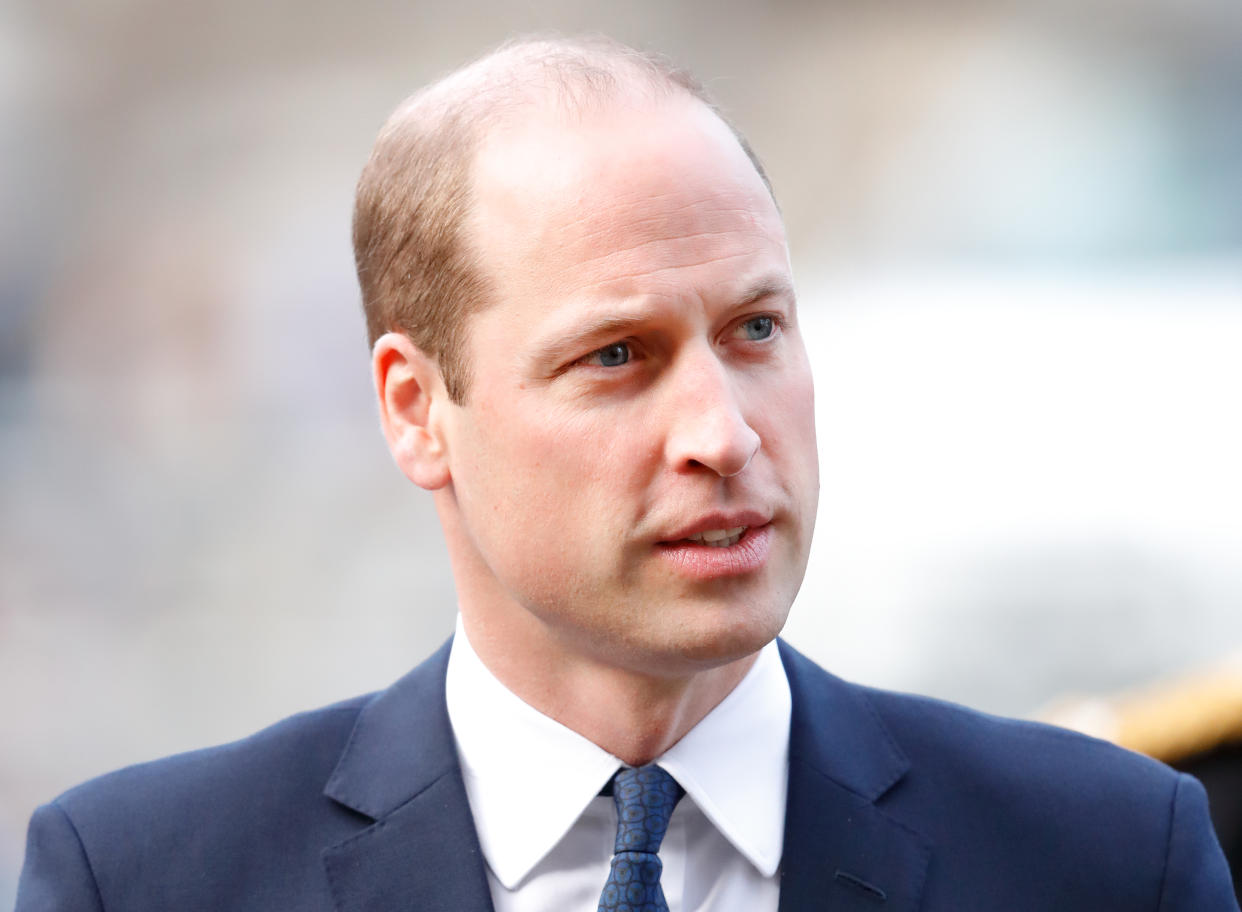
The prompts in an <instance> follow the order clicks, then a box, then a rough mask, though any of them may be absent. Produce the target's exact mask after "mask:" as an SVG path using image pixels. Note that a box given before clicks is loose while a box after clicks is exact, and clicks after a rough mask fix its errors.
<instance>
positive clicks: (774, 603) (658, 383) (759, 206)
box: [445, 98, 818, 674]
mask: <svg viewBox="0 0 1242 912" xmlns="http://www.w3.org/2000/svg"><path fill="white" fill-rule="evenodd" d="M475 190H476V210H475V213H474V218H473V222H472V229H473V237H472V239H473V243H474V245H475V248H476V250H477V252H478V254H479V256H480V258H481V260H482V262H483V263H484V269H485V272H486V273H487V274H488V276H489V278H490V280H491V283H492V286H493V297H494V301H493V302H492V303H491V304H490V306H489V307H488V308H487V309H485V310H483V311H482V312H481V313H479V314H477V315H475V316H474V317H472V318H471V320H470V323H469V326H468V331H469V340H470V341H469V347H468V352H467V354H468V359H469V367H470V371H471V379H470V386H469V392H468V394H467V397H466V402H465V403H464V404H463V405H461V406H449V407H448V411H447V415H448V417H447V419H446V428H447V448H448V458H449V465H450V474H451V485H450V486H449V488H448V489H446V492H445V496H447V497H448V498H449V503H450V508H449V509H450V510H451V511H453V514H454V515H453V517H452V518H451V524H452V525H453V526H454V527H455V528H456V529H457V532H458V535H457V538H458V542H459V546H460V549H461V550H462V551H464V552H465V553H458V554H454V564H455V568H454V569H455V572H456V574H457V576H458V586H459V593H460V595H461V598H462V603H463V611H466V612H467V619H468V621H469V620H470V614H469V612H471V611H473V612H475V613H476V614H479V615H482V614H483V613H487V615H488V616H489V617H490V618H492V619H496V618H507V620H506V623H507V622H508V621H512V620H514V619H515V618H516V619H517V620H518V621H519V622H520V625H521V627H522V629H524V630H527V631H536V635H538V636H540V637H544V638H546V643H547V644H553V649H554V651H556V652H559V654H560V655H563V656H564V657H566V658H586V659H588V660H590V661H596V662H602V663H605V664H607V665H610V666H614V667H622V668H628V669H632V670H637V671H641V672H644V673H653V674H669V673H673V674H679V673H685V672H692V671H694V670H695V669H701V668H705V667H711V666H716V665H720V664H723V663H725V662H729V661H733V660H736V659H739V658H742V657H744V656H746V655H749V654H750V653H752V652H754V651H755V650H757V649H758V648H759V647H760V646H762V645H763V644H764V643H766V642H767V641H769V640H770V639H771V638H772V637H774V636H775V635H776V634H777V633H778V632H779V630H780V628H781V627H782V625H783V624H784V622H785V617H786V615H787V613H788V610H789V606H790V603H791V602H792V600H793V597H794V595H795V594H796V592H797V589H798V586H799V585H800V583H801V581H802V576H803V572H804V570H805V567H806V560H807V552H808V549H809V547H810V541H811V531H812V527H813V525H814V518H815V507H816V500H817V496H818V471H817V459H816V450H815V430H814V421H813V409H812V386H811V375H810V370H809V367H808V364H807V359H806V353H805V350H804V348H803V344H802V339H801V337H800V335H799V332H798V325H797V314H796V310H795V303H794V294H793V285H792V277H791V275H790V269H789V261H788V254H787V251H786V245H785V235H784V228H783V226H782V224H781V220H780V216H779V215H778V213H777V211H776V208H775V205H774V204H773V202H772V199H771V197H770V195H769V193H768V191H767V189H766V188H765V186H764V185H763V182H762V180H761V179H760V178H759V176H758V174H757V173H756V172H755V169H754V168H753V166H752V165H751V164H750V162H749V161H748V160H747V158H746V156H745V154H744V153H743V151H742V150H741V148H740V147H739V145H738V143H737V142H736V140H735V139H734V138H733V136H732V135H731V134H730V132H729V130H728V128H727V127H726V126H725V125H724V124H723V123H722V122H721V121H720V120H719V118H717V117H716V116H715V115H714V114H712V113H711V112H710V111H708V110H707V109H706V108H705V107H704V106H703V105H701V104H699V103H697V102H694V101H691V100H690V99H688V98H685V99H683V98H674V99H669V100H666V101H663V102H660V103H659V104H641V105H636V106H629V107H627V106H623V105H621V104H618V105H616V106H613V107H610V108H609V109H608V110H606V111H602V112H598V113H595V114H589V115H586V116H584V117H583V118H581V119H577V120H575V121H572V122H569V121H567V120H565V119H564V118H563V117H561V116H560V115H558V114H556V113H555V112H549V113H547V114H545V115H543V116H542V117H539V118H538V119H536V120H535V121H534V122H531V121H530V120H526V121H524V122H523V123H522V124H520V125H519V126H515V127H509V128H505V129H503V130H498V131H497V132H496V133H495V134H494V135H492V136H491V137H490V139H489V140H488V141H487V142H485V144H484V146H483V148H482V149H481V151H480V154H479V157H478V159H477V162H476V169H475ZM450 538H452V533H450ZM515 613H520V616H519V615H516V614H515Z"/></svg>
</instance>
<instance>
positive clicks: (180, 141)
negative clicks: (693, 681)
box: [0, 0, 1242, 907]
mask: <svg viewBox="0 0 1242 912" xmlns="http://www.w3.org/2000/svg"><path fill="white" fill-rule="evenodd" d="M543 29H558V30H562V31H568V32H578V31H583V30H599V31H604V32H607V33H609V34H611V35H613V36H615V37H617V38H620V39H622V40H625V41H628V42H630V43H634V44H637V45H639V46H642V47H645V48H649V49H653V50H658V51H662V52H665V53H667V54H669V55H670V56H672V57H673V58H675V59H676V60H678V61H679V62H682V63H684V64H686V65H688V66H689V67H690V68H691V69H693V70H694V71H695V72H697V73H698V75H699V76H700V77H701V78H703V79H704V81H705V82H707V83H708V84H709V86H710V87H711V88H712V90H713V91H714V92H715V94H716V95H717V96H718V97H719V99H720V100H721V102H722V103H723V106H724V107H725V109H726V110H727V111H728V112H729V113H730V114H731V115H732V117H733V119H734V120H735V121H736V122H737V123H738V125H739V126H740V127H741V128H742V129H743V130H744V131H745V132H746V133H747V134H748V135H749V137H750V139H751V141H752V143H753V145H754V146H755V148H756V149H757V150H758V152H759V154H760V155H761V157H763V159H764V160H765V162H766V164H767V166H768V170H769V173H770V175H771V177H772V181H773V184H774V186H775V188H776V192H777V196H778V198H779V199H780V201H781V203H782V206H783V209H784V212H785V214H786V217H787V222H788V227H789V232H790V237H791V243H792V247H793V256H794V264H795V271H796V273H797V275H798V279H799V292H800V299H801V307H802V310H803V322H804V326H805V330H804V334H805V335H806V337H807V340H808V345H809V348H810V352H811V357H812V361H813V365H814V369H815V372H816V379H817V388H818V399H817V412H818V419H819V434H820V451H821V461H822V474H823V490H822V496H821V504H820V518H819V525H818V528H817V533H816V542H815V548H814V553H813V555H812V566H811V570H810V572H809V573H808V576H807V579H806V583H805V585H804V587H803V591H802V593H801V595H800V596H799V599H798V602H797V604H796V605H795V608H794V612H793V615H792V618H791V621H790V624H789V627H788V630H787V635H788V637H789V639H790V640H791V641H792V642H793V643H794V645H796V646H798V647H799V648H801V649H802V650H804V651H805V652H807V653H809V654H810V655H811V656H813V657H814V658H816V659H818V660H820V661H821V662H822V663H823V664H825V665H826V666H828V667H829V668H831V669H833V670H835V671H837V672H838V673H840V674H842V675H844V676H847V677H851V678H855V679H860V680H864V681H867V682H870V683H875V684H879V685H883V686H889V687H896V688H902V689H910V690H918V691H924V692H930V693H933V694H936V695H939V696H943V697H946V698H949V699H954V700H959V701H964V702H967V703H971V704H973V705H976V706H980V707H982V708H985V709H989V710H993V711H997V712H1003V713H1009V714H1020V715H1031V714H1035V713H1037V712H1040V710H1041V707H1045V706H1047V705H1048V704H1049V703H1050V702H1051V701H1055V700H1059V699H1063V698H1065V697H1066V696H1067V695H1073V694H1087V695H1091V694H1094V695H1109V694H1116V693H1121V692H1126V691H1129V690H1131V689H1133V688H1138V687H1143V686H1147V685H1149V684H1150V683H1151V682H1158V681H1160V680H1163V679H1167V678H1173V677H1177V676H1180V675H1183V674H1185V673H1187V672H1188V670H1192V669H1195V668H1198V667H1202V666H1203V665H1205V664H1207V665H1213V666H1215V665H1217V664H1219V663H1222V662H1229V661H1230V660H1231V658H1232V657H1234V656H1237V655H1239V652H1238V651H1239V649H1242V608H1240V606H1242V478H1240V476H1242V468H1240V467H1242V427H1240V422H1239V414H1240V413H1242V409H1240V407H1239V398H1240V394H1242V356H1240V354H1239V353H1240V352H1242V6H1240V5H1239V4H1238V3H1237V2H1236V0H1040V2H1036V0H1010V2H1004V0H995V2H988V3H983V2H972V0H942V2H936V3H927V2H925V0H917V2H916V0H893V2H888V3H883V4H876V3H866V2H861V0H859V2H843V0H828V2H826V0H817V2H805V0H804V2H795V0H769V2H766V3H762V4H759V3H753V2H751V3H741V2H730V0H725V2H714V3H705V2H682V3H666V2H655V0H632V2H629V3H625V4H615V3H604V2H600V0H587V2H583V0H575V2H568V0H538V2H535V0H532V2H525V3H512V4H502V3H495V2H471V0H463V2H459V3H454V4H431V3H427V2H405V3H392V2H381V0H355V2H353V3H351V4H348V5H347V4H341V3H334V4H327V3H321V2H307V0H299V2H296V3H295V2H291V0H274V2H267V3H262V4H254V3H242V2H240V0H221V2H200V3H193V4H185V3H167V2H153V0H106V2H100V0H45V2H41V3H33V2H29V0H14V2H10V3H8V4H6V5H5V6H4V7H3V9H0V212H3V213H4V214H5V215H4V218H3V219H0V482H2V486H0V707H2V710H3V711H2V713H0V726H2V727H0V907H8V906H9V905H11V903H12V900H13V896H14V894H15V891H16V877H17V870H18V867H19V865H20V861H21V856H22V852H23V842H24V831H25V825H26V821H27V819H28V817H29V814H30V812H31V810H32V809H33V807H34V806H35V804H36V803H39V802H41V801H45V800H47V799H49V798H51V797H52V796H54V795H55V794H57V793H58V792H60V791H62V790H63V789H65V788H67V787H69V786H70V785H72V784H74V783H76V782H78V781H80V780H82V779H84V778H86V777H89V776H91V775H94V774H96V773H99V772H102V771H104V770H107V769H109V768H113V767H116V766H119V765H122V764H126V763H130V762H134V761H137V760H140V759H145V758H150V757H153V756H156V755H160V754H166V753H169V752H173V751H179V750H183V749H187V748H192V747H197V746H201V745H205V744H209V743H213V742H217V741H221V740H226V739H232V738H235V737H239V736H241V735H244V734H246V733H248V732H250V731H252V730H254V729H256V728H258V727H260V726H262V725H264V724H266V723H267V722H269V721H272V720H275V719H277V718H279V717H281V716H284V715H287V714H289V713H291V712H294V711H297V710H300V709H304V708H309V707H312V706H315V705H319V704H322V703H326V702H331V701H334V700H336V699H338V698H341V697H344V696H347V695H351V694H354V693H359V692H363V691H367V690H371V689H375V688H378V687H382V686H384V685H385V684H386V683H388V682H389V681H391V680H392V679H394V678H396V677H397V676H399V675H400V674H401V673H403V672H404V671H405V670H407V669H408V668H409V667H410V666H412V665H413V664H414V663H416V662H417V661H418V660H419V659H421V658H422V657H423V656H424V655H426V654H427V653H428V652H429V651H431V649H433V648H434V646H436V645H437V644H438V643H439V642H440V641H441V640H442V639H443V638H444V637H445V636H446V635H447V634H448V633H449V632H450V631H451V629H452V624H453V617H454V596H453V590H452V582H451V579H450V576H449V572H448V568H447V563H446V556H445V552H444V548H443V545H442V544H441V541H440V536H439V530H438V526H437V524H436V520H435V517H434V513H433V511H432V507H431V501H430V498H429V497H426V496H424V495H423V494H422V493H421V492H420V491H418V490H417V489H415V488H413V486H411V485H410V484H409V483H408V482H407V481H406V480H405V479H404V477H403V476H401V474H400V473H399V472H398V471H397V470H396V469H395V468H394V467H393V466H392V465H391V463H390V460H389V457H388V454H387V451H386V449H385V447H384V443H383V440H382V438H381V435H380V433H379V431H378V427H377V421H376V414H375V408H374V406H373V405H372V403H371V392H370V385H369V377H368V365H367V348H366V342H365V336H364V329H363V324H362V319H361V316H360V313H359V304H358V293H357V289H356V285H355V281H354V277H353V272H352V261H351V252H350V247H349V220H350V209H351V198H352V192H353V185H354V181H355V180H356V179H357V175H358V172H359V170H360V169H361V167H362V164H363V162H364V161H365V159H366V156H367V154H368V151H369V149H370V146H371V142H372V140H373V138H374V136H375V133H376V131H377V130H378V128H379V126H380V124H381V123H382V122H383V120H384V119H385V117H386V116H387V114H388V113H389V112H390V110H391V109H392V108H393V107H395V106H396V105H397V103H398V102H399V101H401V99H402V98H403V97H405V96H406V95H407V94H408V93H409V92H411V91H412V90H413V89H415V88H416V87H418V86H419V85H421V84H423V83H425V82H426V81H428V80H430V79H432V78H434V77H435V76H437V75H439V74H441V73H442V72H444V71H446V70H448V69H450V68H452V67H454V66H456V65H458V64H459V63H462V62H464V61H466V60H468V59H470V58H472V57H474V56H476V55H477V54H479V53H481V52H482V51H484V50H486V49H487V48H489V47H490V46H492V45H494V44H496V43H498V42H499V41H501V40H502V39H504V38H505V37H506V36H509V35H511V34H513V33H516V32H524V31H530V30H543Z"/></svg>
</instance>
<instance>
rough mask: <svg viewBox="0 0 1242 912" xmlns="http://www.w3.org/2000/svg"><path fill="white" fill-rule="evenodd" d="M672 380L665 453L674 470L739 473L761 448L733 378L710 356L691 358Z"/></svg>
mask: <svg viewBox="0 0 1242 912" xmlns="http://www.w3.org/2000/svg"><path fill="white" fill-rule="evenodd" d="M676 379H677V382H676V383H674V384H672V388H671V396H672V397H673V399H674V407H673V410H672V419H671V421H670V427H669V430H668V438H667V457H668V461H669V464H670V465H672V466H673V468H674V469H676V470H677V471H683V472H684V471H691V472H693V471H702V470H707V471H710V472H714V473H715V474H716V475H719V476H720V477H721V478H731V477H732V476H734V475H739V474H741V473H742V471H743V470H745V468H746V467H747V466H748V465H749V464H750V461H751V460H752V459H754V457H755V454H756V453H758V452H759V447H760V445H761V440H760V438H759V434H758V433H757V432H756V431H755V429H754V428H753V427H751V426H750V422H749V421H747V419H746V416H745V413H744V411H743V408H742V403H741V402H740V401H739V395H738V393H739V390H738V389H736V388H735V387H736V383H737V378H735V377H734V376H732V374H731V372H730V370H729V368H728V367H726V366H725V365H724V364H722V363H721V362H720V360H719V359H718V358H717V357H716V356H715V355H714V354H710V355H707V356H705V357H699V358H694V359H692V360H691V361H689V362H688V363H686V364H685V365H683V367H682V370H681V371H680V372H679V375H678V376H677V378H676Z"/></svg>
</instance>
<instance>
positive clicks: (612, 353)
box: [590, 342, 630, 367]
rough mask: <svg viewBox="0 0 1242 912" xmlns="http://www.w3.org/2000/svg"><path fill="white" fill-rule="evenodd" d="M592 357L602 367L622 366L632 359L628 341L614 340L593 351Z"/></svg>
mask: <svg viewBox="0 0 1242 912" xmlns="http://www.w3.org/2000/svg"><path fill="white" fill-rule="evenodd" d="M590 359H591V360H592V361H594V362H595V363H597V364H598V365H599V366H600V367H620V366H621V365H622V364H625V363H626V362H627V361H629V360H630V346H629V344H628V343H626V342H613V343H612V344H611V345H605V346H604V347H603V348H600V349H597V350H596V351H593V352H591V354H590Z"/></svg>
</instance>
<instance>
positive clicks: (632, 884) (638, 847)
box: [599, 765, 685, 912]
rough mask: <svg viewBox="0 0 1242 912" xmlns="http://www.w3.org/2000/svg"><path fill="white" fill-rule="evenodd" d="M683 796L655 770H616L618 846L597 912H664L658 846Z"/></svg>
mask: <svg viewBox="0 0 1242 912" xmlns="http://www.w3.org/2000/svg"><path fill="white" fill-rule="evenodd" d="M684 794H685V791H684V790H683V789H682V787H681V786H680V785H678V784H677V780H676V779H674V778H673V777H672V776H670V775H669V774H668V773H666V772H664V770H662V769H660V768H659V767H658V766H655V765H651V766H640V767H638V768H637V769H630V768H626V769H622V770H618V771H617V774H616V775H615V776H613V777H612V800H613V803H615V804H616V806H617V842H616V847H615V848H614V849H613V852H614V853H615V854H614V855H613V856H612V870H610V871H609V872H608V880H607V882H605V884H604V892H603V894H602V895H601V896H600V898H599V912H668V903H667V902H665V901H664V890H662V889H661V888H660V872H661V871H662V870H663V869H664V865H663V864H662V863H661V862H660V856H659V855H657V854H656V853H657V852H659V851H660V843H661V842H662V841H663V839H664V831H665V830H667V829H668V819H669V817H671V816H673V808H674V807H676V806H677V802H678V801H680V800H681V796H682V795H684Z"/></svg>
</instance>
